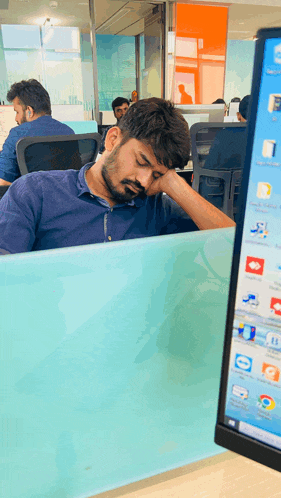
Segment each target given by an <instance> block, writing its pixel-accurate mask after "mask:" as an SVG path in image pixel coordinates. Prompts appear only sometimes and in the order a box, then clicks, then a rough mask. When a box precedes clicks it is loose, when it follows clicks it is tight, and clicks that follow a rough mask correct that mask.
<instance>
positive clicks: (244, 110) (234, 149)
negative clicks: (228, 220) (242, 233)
mask: <svg viewBox="0 0 281 498" xmlns="http://www.w3.org/2000/svg"><path fill="white" fill-rule="evenodd" d="M249 100H250V95H246V96H245V97H244V98H243V99H242V100H241V102H240V103H239V112H237V119H238V121H240V122H242V123H245V122H246V120H247V114H248V106H249ZM246 140H247V135H246V128H224V129H222V130H221V131H219V132H218V133H217V135H216V137H215V139H214V142H213V144H212V147H211V148H210V152H209V155H208V156H207V159H206V161H205V164H204V166H203V167H204V168H208V169H217V170H237V169H241V168H242V167H243V164H242V161H243V158H244V153H245V150H246ZM210 186H211V187H212V191H213V196H212V204H214V205H215V206H216V207H218V208H221V207H222V203H223V192H224V182H223V180H220V179H219V178H211V177H202V179H200V186H199V193H200V194H201V195H203V196H204V197H207V193H209V192H210ZM236 191H238V189H236Z"/></svg>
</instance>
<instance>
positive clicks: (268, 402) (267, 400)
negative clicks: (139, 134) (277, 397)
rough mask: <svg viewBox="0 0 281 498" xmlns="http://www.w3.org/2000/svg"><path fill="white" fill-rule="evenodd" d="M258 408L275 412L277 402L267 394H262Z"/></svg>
mask: <svg viewBox="0 0 281 498" xmlns="http://www.w3.org/2000/svg"><path fill="white" fill-rule="evenodd" d="M258 406H259V407H260V408H264V409H265V410H273V409H274V408H275V401H274V399H273V398H272V397H271V396H268V395H267V394H261V395H260V396H259V399H258Z"/></svg>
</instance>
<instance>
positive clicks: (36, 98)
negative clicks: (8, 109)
mask: <svg viewBox="0 0 281 498" xmlns="http://www.w3.org/2000/svg"><path fill="white" fill-rule="evenodd" d="M7 100H8V101H9V102H13V104H14V110H15V111H16V117H15V120H16V122H17V124H18V125H19V126H18V127H16V128H12V129H11V131H10V133H9V135H8V137H7V139H6V140H5V142H4V144H3V150H2V152H0V185H11V183H12V182H13V181H14V180H16V179H17V178H19V177H20V176H21V175H20V170H19V166H18V162H17V155H16V143H17V142H18V140H20V139H21V138H24V137H40V136H50V135H72V134H74V131H73V130H72V128H70V127H69V126H67V125H65V124H63V123H60V122H59V121H57V120H56V119H53V118H52V117H51V102H50V97H49V94H48V92H47V91H46V90H45V88H44V87H43V86H42V85H41V83H39V81H37V80H34V79H31V80H27V81H20V82H19V83H14V84H13V85H12V86H11V88H10V90H9V91H8V93H7Z"/></svg>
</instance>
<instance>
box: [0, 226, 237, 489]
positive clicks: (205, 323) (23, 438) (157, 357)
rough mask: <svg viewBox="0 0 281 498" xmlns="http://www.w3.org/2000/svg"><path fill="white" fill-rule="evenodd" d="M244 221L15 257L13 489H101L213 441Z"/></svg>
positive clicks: (2, 287) (4, 355) (6, 397)
mask: <svg viewBox="0 0 281 498" xmlns="http://www.w3.org/2000/svg"><path fill="white" fill-rule="evenodd" d="M233 235H234V229H231V228H230V229H223V230H207V231H201V232H194V233H190V234H177V235H171V236H162V237H151V238H146V239H138V240H131V241H126V242H116V243H106V244H96V245H89V246H82V247H74V248H69V249H60V250H50V251H39V252H37V253H30V254H18V255H11V256H2V258H1V259H0V275H1V278H0V300H1V303H2V306H1V316H0V338H1V349H0V351H1V353H0V354H1V361H0V370H1V371H0V375H1V405H0V413H1V429H2V434H1V441H2V444H1V450H0V458H1V462H2V464H1V470H0V472H1V478H0V496H3V497H4V496H5V498H18V497H19V496H22V497H24V498H38V497H39V496H40V498H51V497H52V498H53V497H56V498H89V497H91V496H93V495H95V494H97V493H98V492H102V491H106V490H109V489H113V488H116V487H118V486H122V485H124V484H127V483H130V482H134V481H137V480H140V479H143V478H146V477H149V476H152V475H155V474H157V473H161V472H165V471H167V470H170V469H173V468H176V467H179V466H182V465H185V464H188V463H190V462H194V461H197V460H200V459H202V458H205V457H209V456H212V455H215V454H216V453H219V452H222V451H224V450H222V449H221V448H219V447H218V446H216V445H215V444H214V442H213V438H214V427H215V419H216V408H217V397H218V389H219V376H220V366H221V354H222V343H223V336H224V324H225V314H226V304H227V295H228V285H229V274H230V265H231V256H232V245H233Z"/></svg>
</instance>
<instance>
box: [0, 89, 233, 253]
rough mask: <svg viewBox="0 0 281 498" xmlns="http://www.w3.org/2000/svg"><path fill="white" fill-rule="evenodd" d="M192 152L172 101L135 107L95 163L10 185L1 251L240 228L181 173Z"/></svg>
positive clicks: (2, 209)
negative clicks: (177, 170) (180, 169)
mask: <svg viewBox="0 0 281 498" xmlns="http://www.w3.org/2000/svg"><path fill="white" fill-rule="evenodd" d="M189 154H190V136H189V129H188V124H187V123H186V121H185V120H184V118H183V116H182V115H181V113H180V111H179V110H178V109H175V107H174V105H173V104H172V103H171V102H168V101H165V100H163V99H158V98H150V99H145V100H140V101H139V102H136V103H135V104H134V105H133V106H131V107H130V108H129V110H128V111H127V113H126V114H125V116H123V118H122V120H121V121H120V122H119V126H114V127H112V128H111V129H110V130H109V131H108V133H107V136H106V140H105V152H104V153H103V154H102V156H101V158H100V159H99V160H98V161H97V162H96V163H95V164H94V165H92V164H88V165H85V166H84V167H83V168H82V169H81V170H80V171H74V170H66V171H44V172H36V173H30V174H28V175H24V176H22V177H21V178H19V179H18V180H17V181H16V182H14V183H13V185H11V187H10V188H9V190H8V192H7V193H6V194H5V195H4V197H3V198H2V200H1V202H0V250H1V251H2V254H5V253H19V252H27V251H37V250H43V249H53V248H60V247H71V246H75V245H76V246H77V245H83V244H93V243H97V242H110V241H118V240H127V239H134V238H138V237H149V236H154V235H164V234H171V233H177V232H189V231H192V230H197V229H202V230H204V229H211V228H224V227H229V226H235V223H234V222H233V221H232V220H231V219H230V218H228V216H226V215H225V214H224V213H222V212H221V211H219V210H218V209H217V208H216V207H214V206H213V205H212V204H210V203H209V202H207V201H206V200H205V199H203V198H202V197H201V196H200V195H199V194H198V193H197V192H195V191H194V190H193V189H192V188H191V187H190V186H189V185H188V184H187V183H186V182H185V181H184V179H183V178H181V177H180V176H179V175H178V174H177V173H176V171H175V168H176V167H179V168H183V167H184V166H185V164H187V162H188V159H189ZM165 194H166V195H165Z"/></svg>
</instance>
